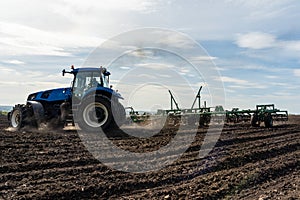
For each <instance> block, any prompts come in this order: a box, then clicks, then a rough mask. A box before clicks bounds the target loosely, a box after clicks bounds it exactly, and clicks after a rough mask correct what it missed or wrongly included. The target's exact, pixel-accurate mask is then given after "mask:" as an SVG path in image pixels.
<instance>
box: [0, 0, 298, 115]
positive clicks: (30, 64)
mask: <svg viewBox="0 0 300 200" xmlns="http://www.w3.org/2000/svg"><path fill="white" fill-rule="evenodd" d="M299 10H300V2H299V1H296V0H294V1H292V0H272V1H271V0H264V1H259V0H252V1H246V0H226V1H216V0H210V1H197V0H194V1H176V0H174V1H173V0H170V1H162V0H153V1H149V0H127V1H116V0H104V1H96V0H92V1H81V0H72V1H71V0H60V1H59V0H53V1H38V0H31V1H26V4H25V3H24V1H17V0H11V1H1V2H0V51H1V54H0V71H1V73H0V93H1V94H2V95H1V97H0V105H13V104H16V103H23V102H24V101H25V99H26V97H27V95H28V94H29V93H32V92H35V91H39V90H44V89H50V88H55V87H65V86H69V85H70V78H66V77H61V75H60V72H61V70H62V69H63V68H68V67H69V66H70V65H72V64H74V65H75V66H81V65H82V64H83V63H84V61H85V60H86V59H87V57H88V55H89V54H90V53H91V52H92V51H93V50H94V49H95V48H97V47H98V46H99V45H100V44H101V43H102V42H104V41H105V40H107V39H109V38H111V37H113V36H115V35H118V34H120V33H123V32H126V31H130V30H132V29H136V28H143V27H157V28H167V29H171V30H175V31H179V32H182V33H184V34H186V35H188V36H189V37H191V38H193V39H194V40H196V41H197V42H198V43H199V44H201V45H202V46H203V48H205V49H206V51H207V53H208V54H209V56H210V57H211V59H212V61H213V62H214V63H215V64H216V66H217V67H218V69H219V72H220V74H221V79H222V81H223V83H224V88H225V94H226V103H225V105H224V106H225V107H226V108H227V109H230V108H232V107H240V108H245V109H248V108H254V106H255V105H256V104H261V103H275V104H276V105H277V107H279V108H282V109H287V110H289V111H290V112H291V113H300V103H299V100H298V99H299V98H300V94H299V89H300V66H299V65H300V62H299V61H300V25H299V21H300V12H299ZM115 73H116V74H117V73H119V72H115ZM113 75H114V72H112V79H113ZM115 81H117V80H115ZM204 92H205V91H204ZM204 97H205V93H204ZM190 101H192V100H190Z"/></svg>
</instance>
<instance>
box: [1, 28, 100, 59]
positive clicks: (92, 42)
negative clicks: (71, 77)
mask: <svg viewBox="0 0 300 200" xmlns="http://www.w3.org/2000/svg"><path fill="white" fill-rule="evenodd" d="M0 34H2V35H3V36H2V37H0V43H1V46H0V50H1V52H2V55H3V54H4V55H52V56H70V55H71V54H70V53H69V52H67V51H66V49H67V48H74V49H75V48H78V47H94V46H96V45H98V44H100V42H101V41H103V40H101V39H100V38H95V37H85V36H80V35H76V34H70V35H69V34H65V33H54V32H47V31H43V30H39V29H36V28H32V27H28V26H25V25H20V24H15V23H7V22H0Z"/></svg>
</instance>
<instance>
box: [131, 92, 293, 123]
mask: <svg viewBox="0 0 300 200" xmlns="http://www.w3.org/2000/svg"><path fill="white" fill-rule="evenodd" d="M201 89H202V86H201V87H200V89H199V90H198V93H197V95H196V97H195V100H194V102H193V104H192V107H191V108H188V109H181V108H179V105H178V103H177V101H176V100H175V98H174V96H173V94H172V92H171V91H170V90H169V94H170V106H171V108H170V109H167V110H161V109H160V110H158V111H157V113H156V114H154V115H152V118H157V117H159V116H161V117H163V116H164V117H166V119H167V120H166V123H165V124H166V125H167V126H178V125H180V124H182V125H199V127H203V126H208V125H209V124H210V123H221V122H226V123H240V122H249V123H251V125H252V126H253V127H258V126H260V125H261V124H264V126H265V127H267V128H270V127H272V126H273V122H274V121H287V120H288V111H286V110H279V109H277V108H275V105H274V104H266V105H256V109H254V110H251V109H247V110H240V109H239V108H233V109H232V110H224V108H223V106H221V105H218V106H215V107H207V106H206V101H204V106H203V107H201V96H200V92H201ZM196 104H197V107H195V105H196ZM136 113H137V112H130V118H131V119H132V121H133V122H135V123H145V121H147V120H151V117H150V116H151V114H149V113H147V114H146V113H144V114H143V115H142V116H138V115H137V114H136Z"/></svg>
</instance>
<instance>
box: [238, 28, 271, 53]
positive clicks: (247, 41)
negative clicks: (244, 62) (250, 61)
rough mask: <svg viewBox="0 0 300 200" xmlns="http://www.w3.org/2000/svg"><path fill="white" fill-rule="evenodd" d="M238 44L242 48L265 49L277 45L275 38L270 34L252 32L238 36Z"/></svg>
mask: <svg viewBox="0 0 300 200" xmlns="http://www.w3.org/2000/svg"><path fill="white" fill-rule="evenodd" d="M236 44H237V45H238V46H239V47H242V48H250V49H265V48H270V47H274V45H276V38H275V36H273V35H271V34H268V33H261V32H252V33H247V34H244V35H241V34H240V35H238V38H237V40H236Z"/></svg>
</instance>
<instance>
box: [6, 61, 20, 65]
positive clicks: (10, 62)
mask: <svg viewBox="0 0 300 200" xmlns="http://www.w3.org/2000/svg"><path fill="white" fill-rule="evenodd" d="M3 62H4V63H7V64H13V65H23V64H25V62H23V61H20V60H7V61H3Z"/></svg>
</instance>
